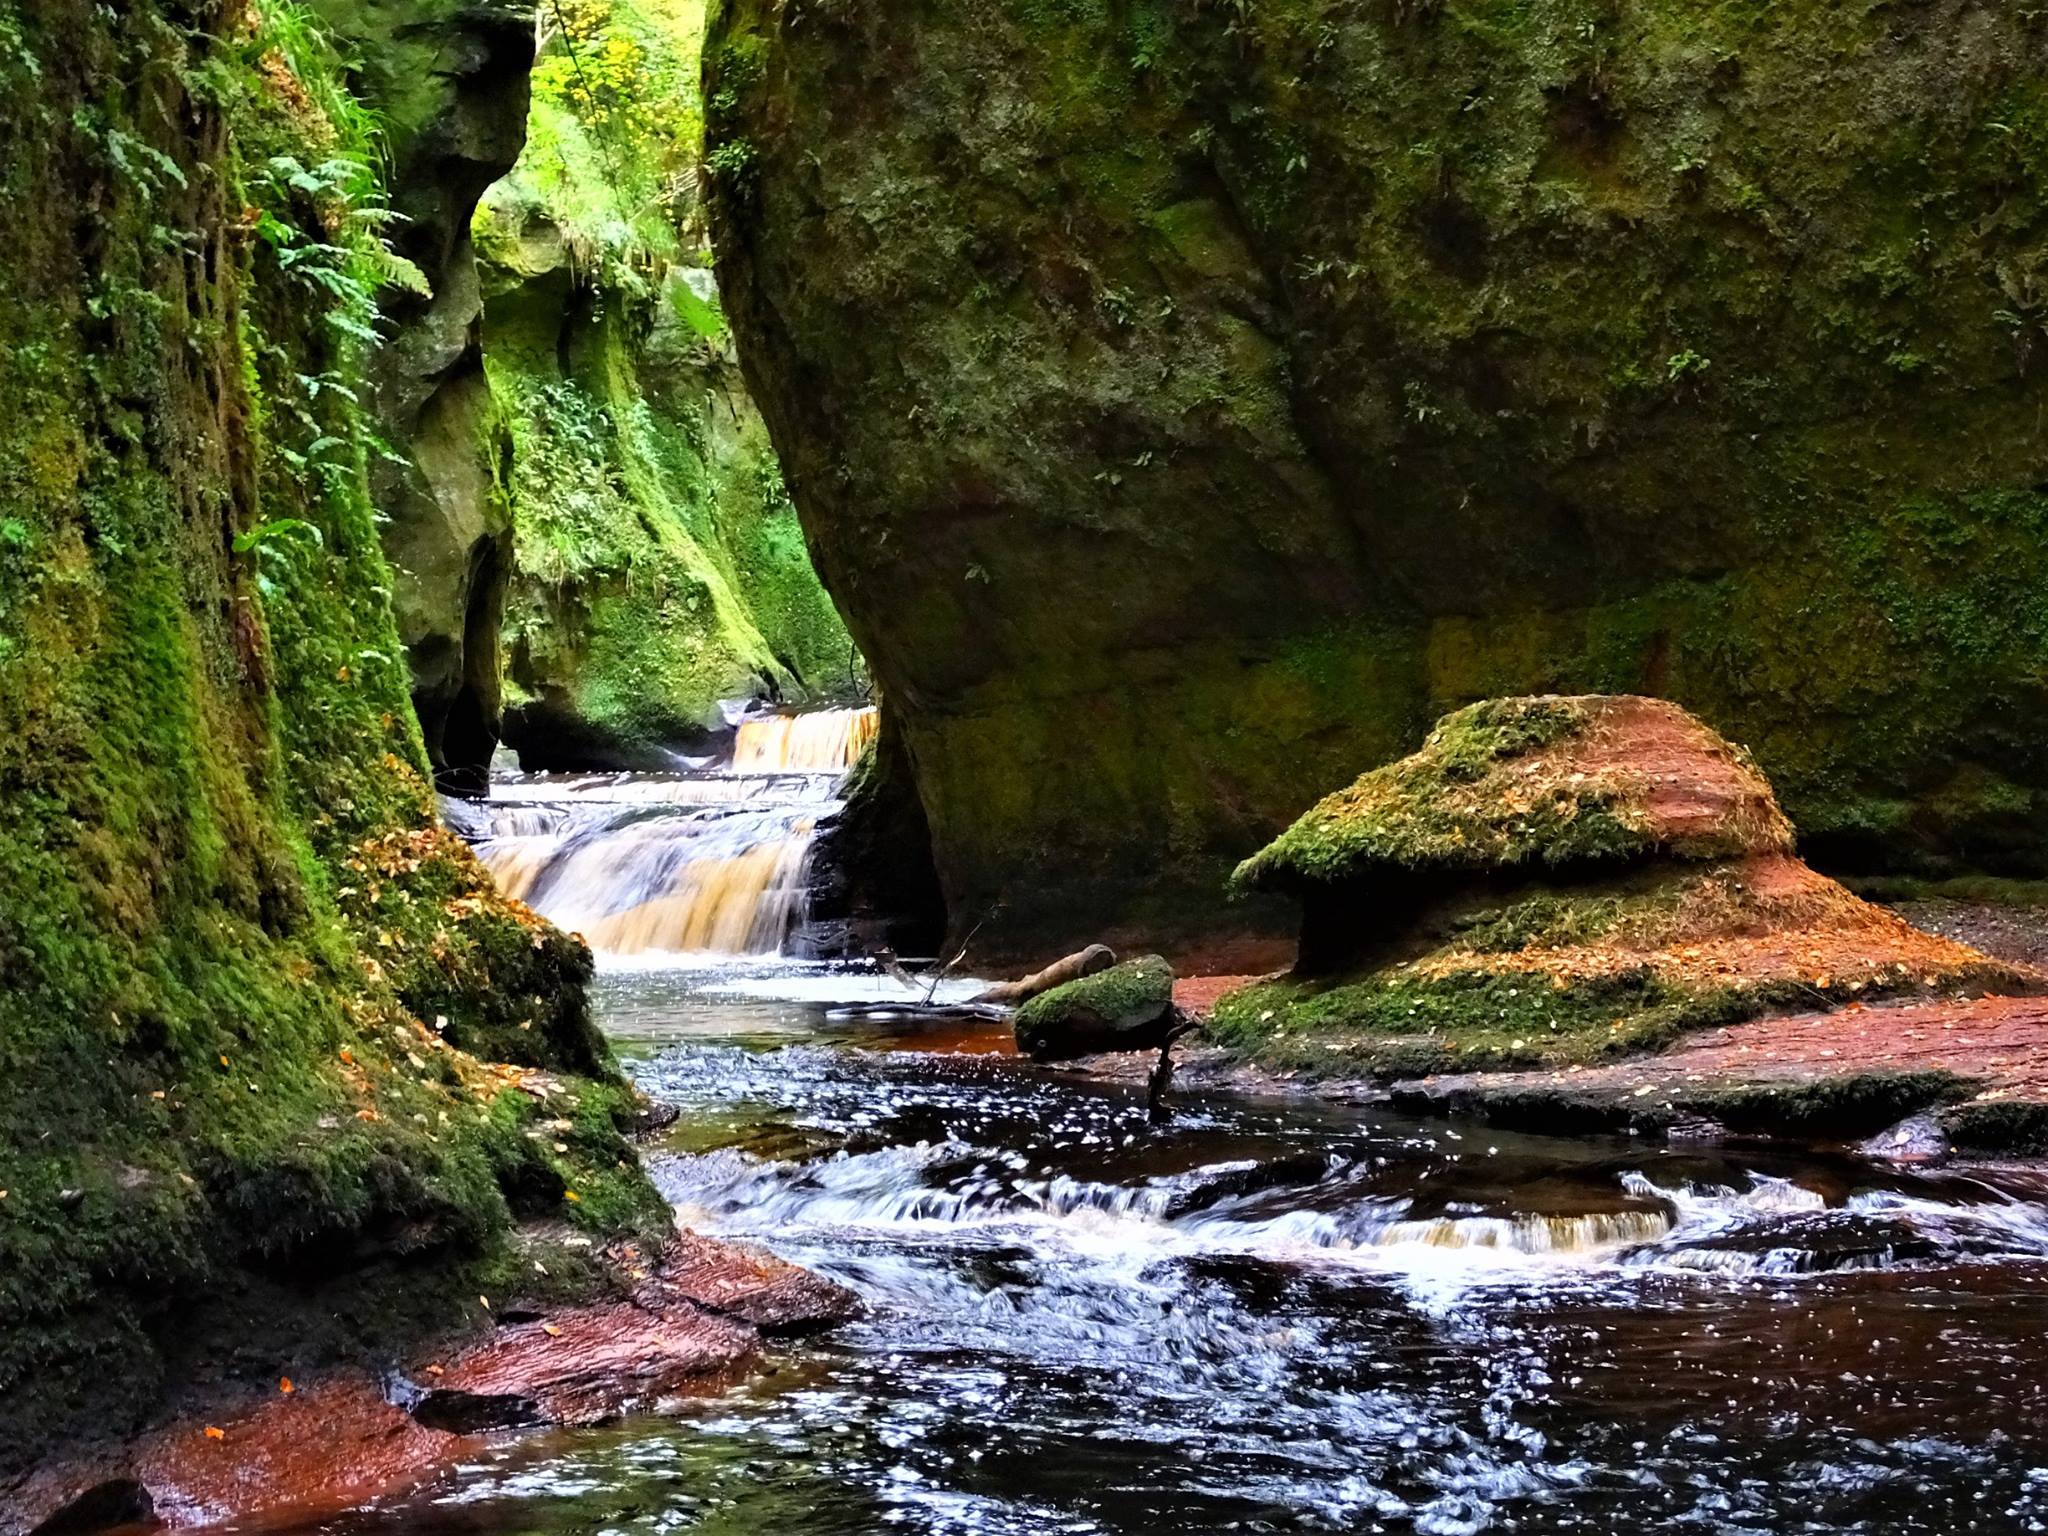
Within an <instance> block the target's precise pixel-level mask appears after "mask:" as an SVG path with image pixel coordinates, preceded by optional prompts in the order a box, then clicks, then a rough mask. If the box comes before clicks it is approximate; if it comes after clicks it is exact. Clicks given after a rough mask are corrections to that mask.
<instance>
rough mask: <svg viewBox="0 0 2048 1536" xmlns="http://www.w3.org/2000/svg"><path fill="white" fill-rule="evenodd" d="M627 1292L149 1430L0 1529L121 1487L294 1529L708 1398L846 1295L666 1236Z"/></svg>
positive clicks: (5, 1502)
mask: <svg viewBox="0 0 2048 1536" xmlns="http://www.w3.org/2000/svg"><path fill="white" fill-rule="evenodd" d="M612 1257H613V1259H614V1261H615V1262H616V1264H617V1265H618V1278H619V1279H620V1281H621V1282H622V1284H623V1285H624V1286H625V1287H626V1289H627V1290H628V1292H629V1298H628V1299H625V1300H614V1301H609V1302H599V1303H595V1304H592V1305H588V1306H582V1307H573V1308H564V1309H560V1310H558V1311H555V1312H551V1313H546V1314H540V1315H535V1316H532V1317H531V1318H525V1317H522V1318H521V1319H520V1320H519V1321H516V1322H506V1323H503V1324H501V1325H500V1326H499V1327H497V1328H496V1329H495V1330H494V1331H492V1332H491V1333H488V1334H485V1335H483V1336H481V1337H474V1338H469V1339H466V1340H462V1341H458V1342H456V1343H455V1344H453V1345H451V1347H450V1349H449V1350H448V1352H447V1353H445V1354H441V1355H434V1354H426V1355H422V1356H420V1357H418V1358H415V1359H413V1360H411V1361H408V1362H407V1363H406V1366H405V1368H404V1370H403V1371H402V1372H401V1373H399V1375H398V1376H397V1377H395V1378H393V1379H391V1380H388V1381H383V1382H380V1381H379V1380H378V1379H377V1378H376V1377H375V1376H374V1375H373V1374H372V1373H370V1372H369V1371H367V1370H363V1369H355V1370H350V1371H346V1372H337V1373H335V1374H333V1375H331V1376H328V1377H325V1378H322V1379H317V1380H307V1381H298V1382H295V1383H294V1384H293V1388H292V1390H291V1391H290V1392H285V1391H284V1390H282V1388H281V1386H280V1387H277V1388H273V1389H271V1391H270V1392H269V1393H268V1394H267V1395H264V1396H257V1397H250V1398H245V1399H243V1400H241V1401H239V1402H237V1403H234V1404H227V1405H223V1406H220V1407H217V1408H216V1409H214V1410H212V1411H211V1412H209V1413H206V1414H203V1415H201V1416H198V1417H194V1418H191V1419H187V1420H182V1421H180V1422H178V1423H175V1424H172V1425H168V1426H165V1427H163V1428H160V1429H158V1430H155V1431H153V1432H151V1433H149V1434H147V1435H145V1436H144V1437H142V1439H141V1440H139V1441H138V1442H137V1443H135V1444H133V1445H131V1446H129V1447H127V1448H126V1450H125V1451H124V1452H120V1453H111V1454H104V1455H99V1456H95V1457H94V1458H93V1459H92V1460H91V1461H90V1462H89V1463H84V1464H77V1465H72V1466H69V1467H61V1468H51V1469H46V1470H45V1471H43V1472H42V1473H39V1474H38V1475H37V1476H36V1477H35V1478H34V1479H32V1480H31V1481H30V1483H29V1484H28V1485H27V1486H26V1487H25V1488H23V1489H20V1490H16V1491H14V1492H13V1493H10V1494H0V1529H29V1528H32V1527H35V1526H36V1525H37V1524H38V1523H39V1522H44V1521H49V1520H52V1519H55V1520H58V1521H60V1522H62V1523H63V1528H64V1529H65V1530H66V1531H67V1533H73V1536H75V1533H82V1532H85V1531H90V1530H96V1529H101V1528H104V1526H105V1525H106V1523H107V1521H106V1518H105V1514H104V1512H107V1511H111V1512H114V1513H115V1514H120V1513H128V1514H131V1515H132V1514H133V1513H134V1512H135V1510H136V1508H137V1499H136V1497H135V1496H134V1494H133V1492H132V1490H131V1489H130V1487H129V1485H130V1484H139V1485H140V1487H141V1489H142V1490H144V1491H146V1494H147V1496H148V1498H149V1500H151V1501H153V1504H154V1508H155V1514H156V1517H157V1518H158V1519H159V1520H161V1521H162V1522H164V1523H165V1524H167V1525H169V1526H172V1527H177V1528H189V1527H193V1526H204V1525H212V1524H217V1523H220V1522H222V1521H226V1520H230V1519H233V1520H251V1519H262V1520H265V1521H270V1522H275V1521H278V1520H281V1519H284V1518H287V1517H291V1518H310V1517H312V1516H316V1515H318V1514H321V1513H325V1512H332V1511H335V1510H339V1509H342V1508H345V1507H347V1506H348V1505H351V1504H355V1503H359V1502H361V1501H362V1500H363V1499H366V1498H369V1497H371V1496H372V1495H375V1494H379V1493H385V1492H389V1491H392V1490H395V1489H399V1488H403V1487H405V1486H408V1485H410V1484H413V1483H416V1482H418V1481H419V1480H421V1479H423V1478H424V1477H426V1476H427V1475H428V1474H430V1473H432V1472H434V1471H437V1470H438V1469H440V1468H442V1467H444V1466H446V1465H448V1464H449V1463H451V1462H453V1461H455V1460H457V1459H459V1458H460V1457H462V1456H465V1455H467V1454H470V1453H471V1451H472V1450H473V1449H474V1447H475V1446H476V1445H477V1443H478V1442H479V1440H480V1438H481V1437H483V1436H486V1435H491V1434H502V1433H506V1432H509V1431H513V1430H517V1429H520V1428H526V1427H531V1426H537V1425H549V1424H593V1423H598V1422H601V1421H603V1420H605V1419H609V1418H612V1417H615V1416H617V1415H619V1414H621V1413H625V1412H629V1411H635V1410H645V1409H651V1408H655V1407H657V1406H658V1405H659V1404H660V1403H661V1402H662V1401H663V1400H665V1399H671V1398H676V1397H680V1396H683V1395H686V1394H690V1393H697V1392H704V1391H709V1390H716V1389H718V1388H720V1387H723V1386H725V1385H726V1384H728V1383H729V1382H730V1381H731V1380H732V1379H733V1377H734V1375H735V1373H736V1372H737V1371H739V1370H740V1369H741V1368H742V1367H743V1366H744V1365H745V1363H746V1362H747V1361H748V1360H749V1359H750V1358H751V1357H752V1356H753V1355H755V1354H756V1353H757V1352H758V1351H759V1349H760V1346H761V1343H762V1340H763V1338H764V1337H766V1336H769V1335H787V1334H793V1333H799V1332H803V1331H807V1330H810V1329H815V1328H820V1327H828V1326H830V1325H831V1324H833V1323H836V1322H840V1321H842V1320H844V1319H845V1318H847V1317H850V1316H852V1315H853V1313H854V1311H855V1310H856V1307H857V1303H856V1301H855V1299H854V1297H853V1296H852V1294H851V1293H850V1292H848V1291H846V1290H845V1289H844V1288H842V1287H840V1286H837V1285H834V1284H832V1283H831V1282H830V1281H828V1280H825V1279H823V1278H821V1277H820V1276H817V1275H813V1274H811V1273H810V1272H809V1271H808V1270H804V1269H799V1268H798V1267H797V1266H795V1265H793V1264H788V1263H785V1262H784V1261H782V1260H781V1259H778V1258H776V1257H775V1256H774V1255H772V1254H770V1253H767V1252H766V1251H765V1250H761V1249H755V1248H742V1247H738V1246H735V1245H728V1244H724V1243H718V1242H714V1241H712V1240H710V1239H708V1238H703V1237H698V1236H696V1235H694V1234H682V1235H679V1236H677V1237H676V1239H675V1240H674V1241H673V1242H672V1243H671V1244H670V1245H669V1247H668V1248H666V1249H665V1250H664V1252H663V1254H662V1257H661V1260H660V1261H659V1262H658V1263H648V1264H646V1265H645V1267H644V1268H643V1267H641V1266H640V1264H639V1262H638V1260H639V1255H638V1254H636V1253H635V1252H633V1251H632V1250H630V1249H628V1250H622V1251H620V1252H619V1253H616V1254H614V1255H613V1256H612Z"/></svg>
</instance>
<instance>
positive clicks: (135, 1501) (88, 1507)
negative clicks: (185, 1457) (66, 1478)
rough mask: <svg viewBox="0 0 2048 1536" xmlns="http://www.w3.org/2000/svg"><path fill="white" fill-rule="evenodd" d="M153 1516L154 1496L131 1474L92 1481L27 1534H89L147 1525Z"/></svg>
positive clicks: (46, 1535) (64, 1535)
mask: <svg viewBox="0 0 2048 1536" xmlns="http://www.w3.org/2000/svg"><path fill="white" fill-rule="evenodd" d="M155 1518H156V1500H155V1499H153V1498H151V1497H150V1492H149V1490H148V1489H147V1488H145V1487H143V1486H142V1484H140V1483H138V1482H137V1481H135V1479H134V1478H132V1477H115V1478H109V1479H108V1480H107V1481H106V1482H103V1483H95V1484H93V1486H92V1487H90V1488H88V1489H86V1490H85V1491H84V1492H83V1493H81V1494H79V1495H78V1496H77V1497H75V1498H73V1499H72V1500H71V1501H70V1502H69V1503H68V1504H66V1505H64V1507H63V1508H61V1509H59V1510H57V1511H56V1512H55V1513H54V1514H52V1515H50V1516H48V1517H47V1518H45V1519H44V1520H43V1521H42V1523H41V1524H39V1525H37V1526H35V1527H33V1528H32V1529H31V1530H30V1531H29V1533H28V1536H93V1533H94V1532H98V1531H106V1530H112V1529H114V1528H115V1527H117V1526H124V1525H147V1524H149V1523H150V1522H151V1521H153V1520H154V1519H155Z"/></svg>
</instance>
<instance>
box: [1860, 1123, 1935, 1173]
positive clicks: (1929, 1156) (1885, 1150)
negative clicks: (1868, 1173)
mask: <svg viewBox="0 0 2048 1536" xmlns="http://www.w3.org/2000/svg"><path fill="white" fill-rule="evenodd" d="M1857 1150H1858V1151H1859V1152H1861V1153H1862V1154H1863V1155H1864V1156H1865V1157H1877V1158H1883V1159H1884V1160H1885V1161H1886V1162H1888V1163H1940V1162H1946V1161H1947V1160H1948V1156H1949V1152H1950V1147H1949V1141H1948V1132H1947V1131H1946V1130H1945V1129H1943V1127H1942V1124H1941V1122H1940V1121H1939V1120H1937V1119H1936V1118H1935V1117H1934V1116H1933V1115H1911V1116H1909V1117H1907V1118H1906V1119H1904V1120H1901V1121H1900V1122H1899V1123H1898V1124H1897V1125H1895V1126H1893V1127H1891V1129H1889V1130H1885V1131H1880V1132H1878V1133H1877V1134H1876V1135H1875V1136H1873V1137H1871V1138H1870V1139H1869V1140H1868V1141H1866V1142H1864V1143H1863V1145H1862V1146H1860V1147H1858V1148H1857Z"/></svg>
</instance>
